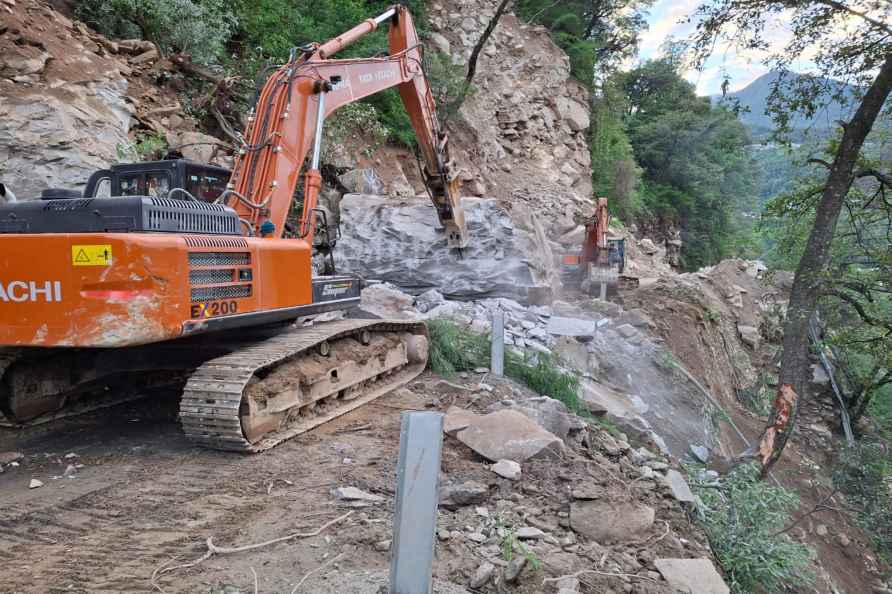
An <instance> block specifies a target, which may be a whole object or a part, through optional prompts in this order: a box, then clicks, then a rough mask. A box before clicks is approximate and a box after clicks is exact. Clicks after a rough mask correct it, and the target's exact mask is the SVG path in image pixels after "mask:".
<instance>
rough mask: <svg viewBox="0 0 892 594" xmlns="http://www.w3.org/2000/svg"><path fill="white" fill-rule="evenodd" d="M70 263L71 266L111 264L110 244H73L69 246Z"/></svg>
mask: <svg viewBox="0 0 892 594" xmlns="http://www.w3.org/2000/svg"><path fill="white" fill-rule="evenodd" d="M71 264H72V265H73V266H111V264H112V246H110V245H108V244H105V245H73V246H71Z"/></svg>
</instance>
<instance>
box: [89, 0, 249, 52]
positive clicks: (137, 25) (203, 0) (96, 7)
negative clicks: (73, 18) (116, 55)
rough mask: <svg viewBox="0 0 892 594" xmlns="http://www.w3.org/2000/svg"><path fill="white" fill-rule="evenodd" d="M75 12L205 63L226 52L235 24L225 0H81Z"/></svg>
mask: <svg viewBox="0 0 892 594" xmlns="http://www.w3.org/2000/svg"><path fill="white" fill-rule="evenodd" d="M76 12H77V17H78V18H79V19H81V20H82V21H84V22H85V23H87V24H88V25H90V26H91V27H93V28H94V29H96V30H97V31H99V32H101V33H104V34H105V35H108V36H110V37H119V38H128V39H129V38H135V37H138V38H142V39H148V40H150V41H153V42H154V43H155V44H156V45H157V46H158V47H159V48H160V49H161V51H162V52H164V53H169V52H185V53H188V54H190V55H191V56H192V59H193V60H195V61H196V62H201V63H204V64H207V63H210V62H214V61H217V60H219V59H220V58H221V57H222V56H223V52H224V49H225V46H226V42H227V41H229V39H230V37H231V36H232V34H233V33H234V31H235V26H236V21H235V18H234V17H233V15H232V13H230V12H229V10H228V8H227V3H226V2H225V1H224V0H82V1H81V2H80V4H79V5H78V7H77V11H76Z"/></svg>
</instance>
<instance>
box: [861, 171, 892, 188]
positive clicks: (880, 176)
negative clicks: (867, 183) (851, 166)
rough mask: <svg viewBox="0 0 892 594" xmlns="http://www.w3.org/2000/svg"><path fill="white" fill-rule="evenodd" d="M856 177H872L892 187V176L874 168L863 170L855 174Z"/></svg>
mask: <svg viewBox="0 0 892 594" xmlns="http://www.w3.org/2000/svg"><path fill="white" fill-rule="evenodd" d="M855 177H872V178H874V179H876V180H877V181H878V182H880V183H881V184H883V185H884V186H889V187H892V176H889V175H886V174H885V173H883V172H882V171H877V170H876V169H873V168H868V169H862V170H861V171H859V172H857V173H856V174H855Z"/></svg>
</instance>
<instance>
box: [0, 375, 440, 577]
mask: <svg viewBox="0 0 892 594" xmlns="http://www.w3.org/2000/svg"><path fill="white" fill-rule="evenodd" d="M423 406H424V403H423V402H422V401H421V400H420V399H419V398H418V397H416V396H413V395H412V394H411V393H410V392H408V391H403V392H402V393H397V394H390V395H388V396H386V397H384V398H382V399H381V400H380V401H378V402H377V403H373V404H371V405H369V406H366V407H363V408H362V409H360V410H357V411H354V412H353V413H351V414H348V415H346V416H344V417H341V418H340V419H337V420H336V421H334V422H332V423H329V424H327V425H325V426H323V427H321V428H319V429H317V430H315V431H314V432H312V433H310V434H308V435H305V436H302V437H300V438H298V439H295V440H292V441H291V442H289V443H286V444H283V445H282V446H279V447H277V448H275V449H274V450H272V451H270V452H268V453H265V454H261V455H254V456H242V455H233V454H227V453H222V452H213V451H206V450H201V449H197V448H193V447H192V446H190V445H189V444H188V443H187V442H186V440H185V439H184V438H183V437H182V435H181V434H180V430H179V427H178V426H177V423H176V418H175V416H176V412H175V411H176V395H175V394H155V395H153V397H152V398H150V399H148V400H144V401H139V402H136V403H132V404H129V405H123V406H119V407H115V408H111V409H107V410H105V411H100V412H96V413H93V414H90V415H88V416H85V417H81V418H78V419H72V420H67V421H64V422H60V423H56V424H53V425H51V426H44V427H39V428H34V429H31V430H28V431H25V432H16V433H12V434H9V433H4V434H2V436H0V451H6V450H16V451H20V452H22V453H23V454H25V456H26V457H25V459H24V460H23V461H22V462H21V465H20V466H19V467H18V468H9V469H7V471H6V472H4V473H3V474H0V493H2V501H3V504H2V508H0V564H2V567H3V572H2V573H3V578H2V583H0V591H2V592H91V593H98V592H147V591H152V590H153V586H152V584H151V582H150V577H151V575H152V572H153V571H154V570H155V569H156V568H158V567H159V566H160V565H162V564H164V563H167V562H170V560H171V559H172V558H173V557H178V558H179V559H178V560H179V562H184V561H188V560H190V559H191V558H193V557H197V556H199V555H200V554H201V553H202V552H203V549H204V546H203V544H201V543H202V541H204V539H205V538H206V537H208V536H213V537H214V541H215V543H217V544H218V545H221V546H226V545H232V544H234V543H237V544H246V543H252V542H260V541H264V540H268V539H271V538H274V537H278V536H282V535H285V534H288V533H291V532H299V531H302V530H304V529H306V531H311V530H313V529H314V528H316V527H318V526H319V525H321V524H323V523H324V522H326V521H327V520H329V519H331V518H334V517H337V516H339V515H341V514H342V513H343V510H341V509H339V508H337V507H335V505H334V504H333V500H332V497H331V495H330V494H329V491H330V489H331V488H332V487H334V486H338V485H345V484H350V485H355V486H358V487H360V488H363V489H365V490H367V491H370V492H375V491H377V492H379V493H382V494H388V493H392V483H393V476H394V462H395V457H396V455H397V451H398V439H399V437H398V436H399V409H402V408H415V407H418V408H423ZM372 420H374V423H373V424H372V423H370V421H372ZM357 428H358V430H356V429H357ZM351 429H352V430H351ZM71 454H74V456H72V455H71ZM74 464H83V467H82V468H79V469H77V472H76V474H75V475H74V476H73V477H71V478H68V477H61V475H63V473H64V472H65V469H66V467H67V466H68V465H74ZM54 477H61V478H54ZM32 478H36V479H39V480H40V481H42V482H43V483H44V486H43V487H40V488H36V489H29V488H28V484H29V482H30V480H31V479H32ZM359 511H360V512H361V510H359ZM387 538H389V534H388V533H387V530H386V529H385V528H384V527H383V526H381V525H380V523H378V524H376V523H368V522H363V514H361V513H357V514H354V516H352V517H351V518H349V520H348V521H346V522H344V523H343V524H340V525H338V526H336V527H334V528H333V529H332V530H330V531H327V532H326V533H324V534H322V535H320V536H319V537H315V538H311V539H306V540H300V541H295V542H293V543H285V544H282V545H276V546H273V547H268V548H265V549H262V550H259V551H258V552H256V553H246V554H240V555H238V556H237V557H236V556H233V557H225V558H223V557H220V558H214V559H211V560H210V561H208V562H206V563H204V564H202V565H201V566H199V567H197V568H194V569H190V570H188V571H185V570H184V571H178V572H176V573H175V574H172V575H170V576H165V577H163V578H162V579H160V580H159V586H160V587H161V588H163V591H166V592H220V591H227V592H235V591H241V592H249V591H250V592H253V591H254V585H253V579H254V578H253V574H252V572H251V568H252V567H253V568H254V571H255V572H256V573H257V575H258V582H259V590H260V591H265V592H291V590H292V588H293V586H294V585H295V584H296V583H297V581H298V580H299V579H300V578H301V576H303V575H304V574H305V573H306V572H308V571H309V570H311V569H314V568H316V567H318V566H319V565H321V564H322V563H323V562H324V561H325V560H326V559H329V558H331V557H332V556H333V555H337V554H339V553H342V552H344V553H347V554H345V556H344V559H345V560H344V562H343V563H341V566H342V567H344V566H346V567H350V566H354V565H355V566H358V567H363V568H379V569H385V568H386V567H387V563H388V558H387V553H386V551H384V552H380V553H378V554H375V551H374V548H372V547H363V552H362V554H361V555H360V556H359V557H358V558H357V557H356V556H354V555H352V554H350V549H351V547H352V546H353V545H354V544H355V543H357V542H360V541H366V542H367V541H369V540H370V539H371V540H385V539H387ZM227 586H229V588H228V589H227ZM233 586H234V587H235V588H233ZM236 588H237V590H236Z"/></svg>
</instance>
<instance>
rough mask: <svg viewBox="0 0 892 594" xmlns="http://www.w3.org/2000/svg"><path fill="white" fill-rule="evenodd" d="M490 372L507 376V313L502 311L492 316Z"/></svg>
mask: <svg viewBox="0 0 892 594" xmlns="http://www.w3.org/2000/svg"><path fill="white" fill-rule="evenodd" d="M491 353H492V355H491V357H490V359H491V361H490V365H489V370H490V371H491V372H492V374H493V375H496V376H499V377H501V376H503V375H505V313H504V312H503V311H501V310H499V311H497V312H495V313H494V314H493V315H492V349H491Z"/></svg>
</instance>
